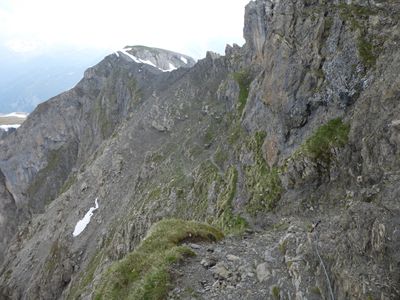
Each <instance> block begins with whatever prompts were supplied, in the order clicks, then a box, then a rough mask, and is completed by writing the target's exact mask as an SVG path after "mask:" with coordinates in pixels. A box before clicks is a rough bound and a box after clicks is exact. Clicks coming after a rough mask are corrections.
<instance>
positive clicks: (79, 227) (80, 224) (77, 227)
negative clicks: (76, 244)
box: [72, 198, 99, 237]
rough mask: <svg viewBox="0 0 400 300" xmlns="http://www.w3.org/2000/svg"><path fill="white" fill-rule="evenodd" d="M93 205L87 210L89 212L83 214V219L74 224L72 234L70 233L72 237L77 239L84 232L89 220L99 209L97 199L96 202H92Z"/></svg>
mask: <svg viewBox="0 0 400 300" xmlns="http://www.w3.org/2000/svg"><path fill="white" fill-rule="evenodd" d="M94 204H95V206H94V207H91V208H90V209H89V211H88V212H87V213H86V214H85V216H84V217H83V219H81V220H79V221H78V223H76V225H75V229H74V232H73V233H72V235H73V236H74V237H77V236H78V235H80V234H81V233H82V232H83V231H84V230H85V228H86V226H87V225H88V224H89V223H90V219H91V218H92V216H93V212H94V211H95V210H96V209H98V208H99V203H98V202H97V198H96V200H94Z"/></svg>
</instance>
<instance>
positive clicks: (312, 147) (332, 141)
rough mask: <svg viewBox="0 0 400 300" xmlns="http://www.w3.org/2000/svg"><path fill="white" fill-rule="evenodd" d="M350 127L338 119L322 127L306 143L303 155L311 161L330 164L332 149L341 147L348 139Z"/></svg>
mask: <svg viewBox="0 0 400 300" xmlns="http://www.w3.org/2000/svg"><path fill="white" fill-rule="evenodd" d="M349 131H350V125H348V124H345V123H343V121H342V120H341V119H340V118H337V119H333V120H331V121H329V122H328V123H326V124H325V125H322V126H321V127H319V128H318V129H317V131H316V132H315V133H314V134H313V135H312V136H311V137H310V138H309V139H308V140H307V141H306V143H305V145H304V150H305V153H306V154H307V155H308V156H310V157H311V158H312V159H315V160H319V161H323V162H325V163H327V164H330V163H331V161H332V151H331V150H332V148H337V147H343V146H344V145H346V144H347V142H348V139H349V137H348V136H349Z"/></svg>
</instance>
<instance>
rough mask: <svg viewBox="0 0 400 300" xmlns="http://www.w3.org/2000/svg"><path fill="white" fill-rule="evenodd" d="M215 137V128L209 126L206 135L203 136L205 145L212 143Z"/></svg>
mask: <svg viewBox="0 0 400 300" xmlns="http://www.w3.org/2000/svg"><path fill="white" fill-rule="evenodd" d="M214 137H215V129H214V128H212V127H211V126H210V127H208V128H207V130H206V132H205V134H204V136H203V143H204V144H205V145H209V144H211V143H212V141H213V140H214Z"/></svg>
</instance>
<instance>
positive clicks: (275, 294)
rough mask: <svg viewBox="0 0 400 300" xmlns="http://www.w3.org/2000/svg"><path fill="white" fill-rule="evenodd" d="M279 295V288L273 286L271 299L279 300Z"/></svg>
mask: <svg viewBox="0 0 400 300" xmlns="http://www.w3.org/2000/svg"><path fill="white" fill-rule="evenodd" d="M280 293H281V289H280V288H279V286H276V285H275V286H273V287H272V297H273V298H274V299H276V300H279V299H281V295H280Z"/></svg>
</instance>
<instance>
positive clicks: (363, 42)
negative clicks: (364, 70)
mask: <svg viewBox="0 0 400 300" xmlns="http://www.w3.org/2000/svg"><path fill="white" fill-rule="evenodd" d="M357 50H358V54H359V56H360V58H361V61H362V63H363V64H364V66H366V67H373V66H374V65H375V63H376V59H377V57H376V55H375V49H374V45H373V44H372V43H370V42H369V41H368V40H367V38H366V37H365V36H363V35H361V36H359V37H358V39H357Z"/></svg>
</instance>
